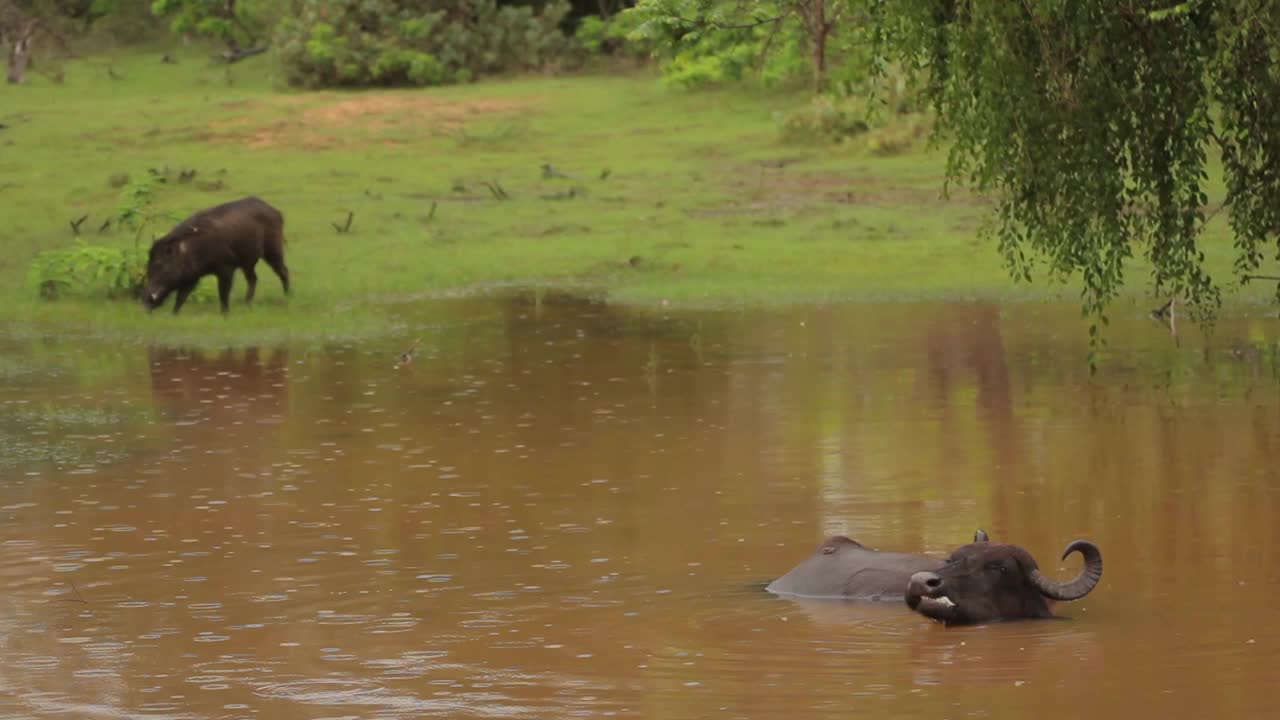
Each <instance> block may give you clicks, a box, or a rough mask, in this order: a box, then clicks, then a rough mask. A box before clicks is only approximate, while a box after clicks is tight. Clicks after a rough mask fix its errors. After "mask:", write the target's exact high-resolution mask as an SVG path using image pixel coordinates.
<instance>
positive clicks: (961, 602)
mask: <svg viewBox="0 0 1280 720" xmlns="http://www.w3.org/2000/svg"><path fill="white" fill-rule="evenodd" d="M979 532H981V531H979ZM975 539H976V540H977V542H974V543H971V544H969V545H964V546H962V547H960V548H957V549H956V550H955V551H954V552H952V553H951V556H950V557H948V558H946V559H945V560H943V559H941V558H935V557H929V556H927V555H914V554H907V553H894V552H881V551H879V550H872V549H870V548H867V547H864V546H863V545H861V544H860V543H858V542H856V541H854V540H850V539H849V538H847V537H844V536H842V535H838V536H834V537H830V538H827V539H826V540H825V541H823V543H822V544H821V545H820V546H819V547H818V549H817V550H816V551H815V552H814V553H813V555H811V556H809V558H807V559H806V560H804V562H801V563H800V564H799V565H797V566H796V567H795V568H793V569H792V570H791V572H788V573H787V574H786V575H783V576H782V577H780V578H778V579H777V580H774V581H773V582H772V583H770V584H769V586H768V588H767V589H768V590H769V591H770V592H772V593H776V594H779V595H796V596H799V597H811V598H845V599H854V600H878V601H895V602H901V601H904V600H905V601H906V603H907V606H908V607H910V608H911V609H912V610H915V611H916V612H918V613H920V614H921V615H924V616H926V617H929V618H932V619H934V620H940V621H942V622H944V623H946V624H948V625H960V624H967V623H982V622H992V621H998V620H1015V619H1020V618H1047V617H1051V616H1052V613H1051V612H1050V610H1049V608H1050V606H1049V602H1050V601H1051V600H1078V599H1080V598H1082V597H1084V596H1085V595H1087V594H1089V591H1091V590H1093V588H1094V587H1095V586H1096V585H1097V584H1098V580H1099V579H1101V577H1102V553H1101V552H1100V551H1099V550H1098V547H1097V546H1096V545H1094V544H1093V543H1091V542H1089V541H1088V540H1076V541H1075V542H1073V543H1071V544H1070V545H1068V546H1067V549H1066V552H1064V553H1063V555H1062V557H1063V558H1066V556H1067V555H1070V554H1071V553H1073V552H1079V553H1081V554H1082V555H1084V568H1083V569H1082V570H1081V572H1080V574H1079V576H1077V577H1076V578H1075V579H1074V580H1071V581H1069V582H1065V583H1062V582H1058V581H1056V580H1052V579H1050V578H1047V577H1045V576H1043V575H1041V574H1040V570H1039V567H1038V566H1037V565H1036V561H1035V559H1034V558H1032V557H1031V554H1030V553H1028V552H1027V551H1026V550H1024V549H1022V548H1020V547H1017V546H1015V545H1006V544H1003V543H993V542H989V541H987V540H986V539H985V533H983V534H982V535H981V536H980V537H977V538H975Z"/></svg>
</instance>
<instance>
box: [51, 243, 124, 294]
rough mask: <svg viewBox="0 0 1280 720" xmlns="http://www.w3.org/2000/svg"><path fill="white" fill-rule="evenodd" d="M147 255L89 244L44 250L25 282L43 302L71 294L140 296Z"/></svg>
mask: <svg viewBox="0 0 1280 720" xmlns="http://www.w3.org/2000/svg"><path fill="white" fill-rule="evenodd" d="M146 276H147V255H146V253H145V252H143V251H141V250H139V249H137V248H134V249H130V250H121V249H119V248H108V247H102V246H99V245H88V244H86V243H84V242H82V241H80V240H77V241H76V244H75V245H73V246H71V247H69V248H60V249H58V250H47V251H45V252H42V253H40V254H39V255H37V256H36V257H35V259H34V260H32V262H31V269H30V271H29V272H28V274H27V282H28V284H29V285H30V286H31V288H32V289H33V290H34V291H35V292H37V293H39V295H40V297H42V298H45V299H46V300H53V299H56V298H61V297H68V296H74V295H80V296H98V297H108V298H120V297H141V296H142V289H143V287H144V285H145V284H146Z"/></svg>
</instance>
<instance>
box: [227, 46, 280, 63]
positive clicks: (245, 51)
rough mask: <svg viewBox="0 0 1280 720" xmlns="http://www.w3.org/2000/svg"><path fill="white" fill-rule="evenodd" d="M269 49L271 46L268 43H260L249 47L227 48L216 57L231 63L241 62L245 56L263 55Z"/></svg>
mask: <svg viewBox="0 0 1280 720" xmlns="http://www.w3.org/2000/svg"><path fill="white" fill-rule="evenodd" d="M268 49H269V48H268V46H266V45H258V46H256V47H249V48H238V49H232V50H227V51H225V52H222V53H219V54H218V55H216V56H215V57H216V58H217V59H218V60H220V61H222V62H224V63H226V64H228V65H230V64H231V63H237V62H240V61H241V60H244V59H245V58H251V57H253V56H254V55H261V54H262V53H264V52H266V51H267V50H268Z"/></svg>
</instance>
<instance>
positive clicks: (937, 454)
mask: <svg viewBox="0 0 1280 720" xmlns="http://www.w3.org/2000/svg"><path fill="white" fill-rule="evenodd" d="M401 312H402V314H403V323H404V332H403V333H402V337H400V338H397V339H396V340H394V341H391V340H388V341H385V342H377V343H369V344H354V343H350V344H332V345H324V344H320V345H311V346H299V347H282V348H260V349H256V350H249V351H246V350H236V351H228V352H216V351H214V352H211V351H190V350H183V349H175V348H161V347H150V348H148V347H139V346H136V345H132V344H128V343H94V342H77V343H67V342H62V341H59V340H57V339H53V338H39V337H34V338H33V337H29V336H24V337H21V338H18V337H10V338H5V339H0V350H3V353H0V356H3V357H4V362H3V364H0V450H3V457H2V458H0V587H3V588H4V590H3V593H0V718H22V717H59V718H62V717H66V718H174V719H178V718H282V719H286V720H287V719H293V718H299V719H301V718H413V717H433V716H440V717H494V718H509V717H510V718H564V717H601V716H622V717H661V718H677V717H689V718H701V717H726V718H730V717H750V718H775V717H776V718H796V717H804V718H827V717H829V718H847V717H865V718H897V717H928V718H939V719H941V718H969V717H993V718H1023V717H1037V718H1080V717H1092V718H1111V717H1117V718H1119V717H1123V718H1130V717H1132V716H1133V715H1134V713H1140V714H1142V715H1147V716H1152V717H1156V716H1160V717H1170V718H1206V717H1213V718H1217V717H1265V716H1270V715H1272V714H1273V713H1274V712H1275V708H1276V706H1277V701H1280V685H1277V664H1278V663H1280V619H1278V618H1277V613H1276V610H1275V606H1276V598H1277V597H1278V596H1280V469H1278V468H1280V462H1278V461H1280V396H1278V392H1277V388H1278V387H1280V380H1278V377H1280V353H1278V348H1280V346H1278V345H1277V337H1278V336H1280V334H1278V333H1277V326H1278V323H1277V321H1276V320H1275V319H1274V318H1273V317H1269V316H1267V315H1266V314H1265V313H1264V312H1263V311H1262V310H1261V309H1259V310H1257V311H1256V312H1255V313H1252V316H1251V317H1245V318H1241V319H1235V320H1230V321H1226V322H1223V323H1222V324H1221V325H1220V326H1219V327H1218V329H1217V332H1216V334H1215V335H1214V336H1213V337H1212V338H1211V339H1210V340H1208V341H1206V340H1204V339H1203V338H1202V337H1200V336H1199V334H1198V333H1195V332H1190V331H1188V330H1184V331H1183V334H1184V337H1183V338H1182V340H1181V345H1180V346H1175V345H1174V344H1173V342H1172V341H1171V339H1170V338H1169V337H1168V335H1167V334H1165V333H1164V332H1163V331H1162V330H1161V328H1160V327H1159V326H1157V325H1156V324H1155V323H1154V322H1152V321H1150V320H1148V319H1146V318H1145V317H1144V315H1143V312H1142V310H1141V308H1138V307H1124V308H1120V309H1119V310H1118V312H1117V313H1116V321H1115V323H1114V324H1113V326H1112V328H1111V330H1110V332H1111V334H1112V337H1113V340H1114V343H1113V355H1112V357H1111V358H1110V359H1109V360H1108V362H1107V363H1106V364H1104V366H1103V367H1102V369H1101V370H1100V372H1099V373H1098V374H1097V376H1095V377H1092V378H1091V377H1090V375H1089V373H1088V369H1087V367H1086V365H1085V363H1084V350H1085V345H1084V338H1085V335H1084V333H1083V330H1082V328H1081V327H1080V325H1079V322H1078V319H1077V313H1076V311H1075V309H1074V308H1073V307H1070V306H1050V305H1030V304H1023V305H1016V304H1015V305H1007V306H999V305H991V304H936V303H919V304H896V305H849V306H834V307H824V308H803V309H796V310H788V311H779V312H759V311H736V312H716V313H681V314H676V313H672V314H670V315H662V314H657V313H640V312H631V311H627V310H625V309H619V308H614V307H608V306H604V305H599V304H593V303H585V302H576V301H564V300H558V299H554V298H549V299H544V300H543V301H542V302H533V301H531V299H530V298H529V297H528V296H519V297H516V298H489V299H467V300H450V301H442V302H436V303H429V304H424V305H421V306H412V307H406V308H403V309H402V310H401ZM413 337H420V338H422V345H421V347H420V349H419V351H418V352H417V355H416V356H415V357H414V359H413V361H412V362H411V363H410V364H409V365H407V366H405V367H401V368H396V367H395V362H396V353H397V351H399V350H402V349H403V348H404V347H405V346H406V345H407V344H408V342H409V340H410V339H411V338H413ZM977 527H983V528H985V529H987V530H988V531H989V532H990V533H991V534H992V536H993V537H994V538H996V539H999V540H1002V541H1009V542H1015V543H1018V544H1021V545H1023V546H1024V547H1026V548H1028V549H1029V550H1030V551H1031V552H1032V553H1033V554H1034V555H1035V556H1036V557H1037V558H1038V559H1039V560H1040V563H1041V565H1042V566H1043V567H1044V568H1046V570H1047V571H1048V572H1050V573H1052V574H1055V575H1057V576H1059V577H1062V576H1067V575H1071V574H1074V572H1075V571H1076V569H1077V567H1078V563H1079V560H1078V557H1077V558H1072V559H1069V560H1067V561H1059V560H1058V559H1057V556H1058V553H1059V552H1060V550H1061V548H1062V547H1063V546H1064V545H1065V544H1066V543H1067V542H1068V541H1069V540H1071V539H1073V538H1075V537H1080V536H1083V537H1088V538H1090V539H1092V540H1094V541H1095V542H1097V543H1098V544H1099V545H1100V546H1101V548H1102V549H1103V552H1104V554H1105V557H1106V573H1105V575H1104V577H1103V580H1102V583H1101V585H1100V586H1099V587H1098V588H1097V590H1095V591H1094V592H1093V594H1091V595H1090V596H1088V597H1087V598H1085V599H1084V600H1082V601H1080V602H1076V603H1069V604H1064V605H1061V606H1060V607H1059V612H1060V614H1061V615H1062V616H1064V618H1066V619H1063V620H1057V621H1045V622H1020V623H1007V624H1002V625H990V626H983V627H970V628H945V627H942V626H940V625H937V624H933V623H930V622H928V621H926V620H924V619H923V618H921V617H918V616H916V615H913V614H912V613H910V612H909V611H908V610H906V608H905V607H901V606H897V605H866V604H844V603H833V602H797V601H793V600H789V599H782V598H774V597H771V596H769V595H767V594H766V593H764V592H763V591H762V589H761V588H762V585H763V583H764V582H766V581H768V580H770V579H772V578H774V577H776V576H777V575H780V574H782V573H784V572H785V571H786V570H787V569H788V568H789V567H790V566H791V565H793V564H794V563H796V562H798V561H799V560H800V559H802V558H803V557H804V556H805V555H806V554H808V553H809V552H810V551H811V550H812V549H813V548H814V547H815V545H816V544H817V542H818V541H819V540H820V539H821V537H822V536H823V535H824V534H826V533H832V532H843V533H847V534H850V535H852V536H854V537H856V538H859V539H860V540H862V541H864V542H866V543H868V544H872V545H874V546H878V547H883V548H892V549H898V550H910V551H923V552H930V553H938V554H942V553H945V552H947V551H948V550H949V549H950V548H952V547H954V546H956V545H959V544H962V543H963V542H965V541H967V539H968V538H969V537H971V536H972V534H973V531H974V529H975V528H977Z"/></svg>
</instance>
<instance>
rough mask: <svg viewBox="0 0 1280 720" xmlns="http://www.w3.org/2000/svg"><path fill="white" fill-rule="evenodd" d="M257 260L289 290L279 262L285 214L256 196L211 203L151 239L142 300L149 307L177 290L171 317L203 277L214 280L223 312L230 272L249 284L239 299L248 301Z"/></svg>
mask: <svg viewBox="0 0 1280 720" xmlns="http://www.w3.org/2000/svg"><path fill="white" fill-rule="evenodd" d="M259 260H265V261H266V262H267V265H269V266H271V269H272V270H274V271H275V273H276V275H278V276H279V277H280V283H281V284H282V285H283V286H284V292H285V294H286V295H287V294H288V293H289V268H288V267H286V266H285V264H284V216H283V215H281V214H280V211H279V210H277V209H275V208H274V207H272V206H270V205H268V204H267V203H265V202H263V201H262V200H261V199H259V198H256V197H247V198H242V199H240V200H233V201H232V202H229V203H223V204H222V205H217V206H215V207H211V208H209V209H207V210H201V211H200V212H198V213H196V214H195V215H192V216H191V217H189V218H187V219H186V220H183V221H182V222H180V223H178V225H177V227H175V228H174V229H173V230H171V231H169V234H167V235H165V236H164V237H162V238H160V239H159V240H156V241H155V243H154V244H152V246H151V252H150V255H149V256H148V257H147V287H146V290H145V293H144V295H143V301H144V302H145V303H146V305H147V309H148V310H154V309H156V308H157V307H159V306H160V305H162V304H163V303H164V301H165V298H167V297H168V296H169V293H171V292H173V291H175V290H176V291H177V293H178V295H177V299H175V300H174V303H173V312H174V314H175V315H176V314H177V313H178V311H179V310H181V309H182V305H183V303H185V302H186V301H187V297H188V296H189V295H191V291H192V290H195V289H196V284H197V283H199V282H200V278H202V277H204V276H205V275H214V276H216V277H217V278H218V300H219V301H221V303H222V312H224V313H225V312H227V310H228V306H229V304H230V300H231V281H232V279H233V278H234V276H235V271H236V270H237V269H240V270H242V271H244V277H245V281H246V282H248V284H249V288H248V290H247V291H246V292H245V296H244V301H245V302H246V303H248V302H252V301H253V294H254V291H255V290H257V287H258V275H257V273H256V272H254V266H256V265H257V264H258V261H259Z"/></svg>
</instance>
